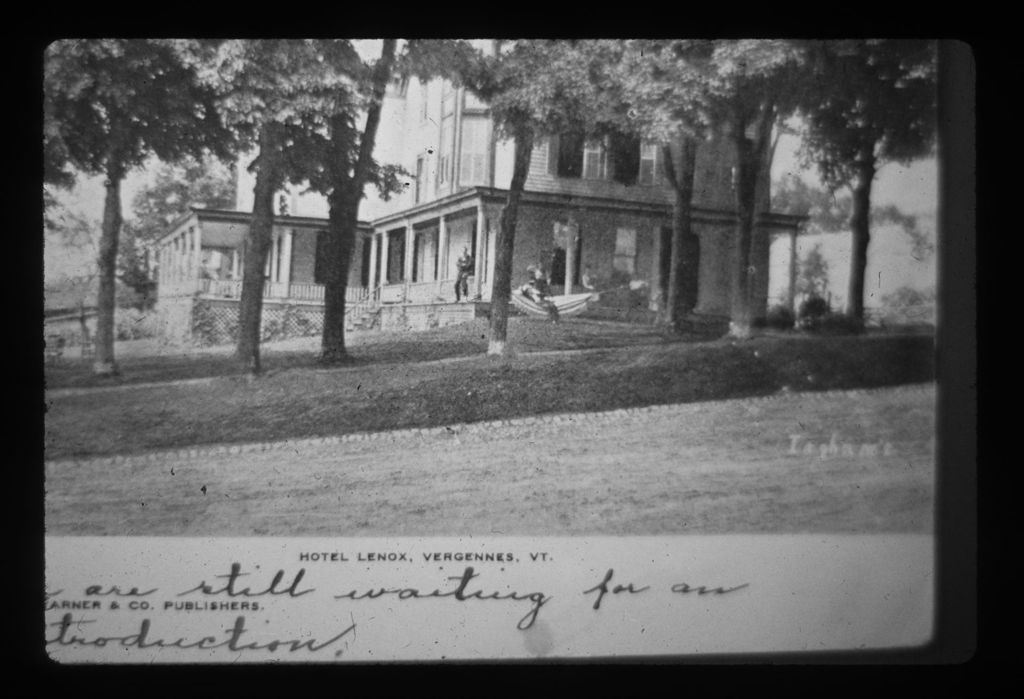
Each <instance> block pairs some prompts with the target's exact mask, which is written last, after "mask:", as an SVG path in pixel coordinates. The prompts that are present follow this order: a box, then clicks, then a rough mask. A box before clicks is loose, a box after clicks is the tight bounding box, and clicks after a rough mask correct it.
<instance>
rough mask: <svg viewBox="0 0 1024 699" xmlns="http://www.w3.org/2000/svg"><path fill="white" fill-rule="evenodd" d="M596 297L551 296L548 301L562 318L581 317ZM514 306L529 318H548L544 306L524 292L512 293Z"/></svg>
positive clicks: (576, 295) (584, 295) (578, 295)
mask: <svg viewBox="0 0 1024 699" xmlns="http://www.w3.org/2000/svg"><path fill="white" fill-rule="evenodd" d="M593 297H594V294H590V293H587V294H570V295H569V296H549V297H548V300H549V301H550V302H551V303H553V304H555V308H557V309H558V315H560V316H566V317H568V316H575V315H579V314H580V313H582V312H583V311H585V310H586V309H587V303H588V302H589V301H590V300H591V299H592V298H593ZM512 304H513V305H514V306H515V307H516V308H518V309H519V310H520V311H522V312H523V313H525V314H526V315H528V316H534V317H536V318H547V317H548V311H547V309H546V308H545V307H544V306H541V305H540V304H538V303H536V302H535V301H533V300H532V299H529V298H527V297H526V296H524V295H523V292H522V291H519V290H518V289H516V290H515V291H513V292H512Z"/></svg>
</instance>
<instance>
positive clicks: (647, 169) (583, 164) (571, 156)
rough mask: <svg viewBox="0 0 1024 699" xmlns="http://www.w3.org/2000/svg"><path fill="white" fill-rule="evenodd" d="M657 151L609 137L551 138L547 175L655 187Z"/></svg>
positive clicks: (619, 136)
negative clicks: (608, 180)
mask: <svg viewBox="0 0 1024 699" xmlns="http://www.w3.org/2000/svg"><path fill="white" fill-rule="evenodd" d="M658 157H659V155H658V149H657V148H656V147H655V146H654V145H653V144H650V145H649V144H641V142H640V140H639V139H638V138H635V137H633V136H627V135H624V134H612V135H610V136H607V137H605V138H602V139H598V140H587V139H585V138H584V137H583V136H582V135H580V134H560V135H558V136H554V137H552V138H551V141H550V145H549V150H548V172H549V173H550V174H552V175H557V176H559V177H583V178H585V179H590V180H606V179H610V180H614V181H616V182H620V183H622V184H626V185H633V184H637V183H638V182H640V183H643V184H658V183H659V182H660V181H661V180H660V176H659V172H658Z"/></svg>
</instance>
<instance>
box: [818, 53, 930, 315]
mask: <svg viewBox="0 0 1024 699" xmlns="http://www.w3.org/2000/svg"><path fill="white" fill-rule="evenodd" d="M808 49H809V50H808V55H809V57H810V63H809V66H810V68H811V69H812V71H813V73H812V75H813V77H814V80H815V88H816V89H815V92H816V98H815V99H814V100H813V101H810V102H809V103H808V104H806V105H805V108H804V109H803V110H802V111H803V122H804V124H805V126H806V128H805V129H804V132H803V134H802V136H803V156H804V158H805V160H806V161H807V162H811V163H815V164H817V165H818V168H819V170H820V172H821V176H822V179H823V180H824V182H825V184H826V185H828V186H829V187H830V188H831V189H837V188H839V187H843V186H845V187H849V189H850V191H851V194H852V198H853V202H852V203H853V208H852V212H851V216H850V227H851V229H852V234H853V254H852V255H851V260H850V267H851V269H850V288H849V301H848V303H847V313H848V315H849V316H850V317H851V319H853V320H854V321H855V322H856V323H858V324H863V322H864V273H865V270H866V269H867V253H868V245H869V243H870V242H871V226H870V224H871V187H872V184H873V182H874V179H875V175H876V174H877V173H878V170H879V168H880V167H882V165H884V164H885V163H887V162H893V161H895V162H904V163H905V162H909V161H910V160H912V159H914V158H919V157H923V156H925V155H927V154H929V153H930V152H931V150H932V148H933V144H934V135H935V129H936V113H935V105H936V65H935V62H936V58H935V45H934V42H931V41H926V40H893V39H886V40H881V39H879V40H843V41H826V42H813V43H810V44H809V45H808Z"/></svg>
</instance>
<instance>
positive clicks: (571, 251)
mask: <svg viewBox="0 0 1024 699" xmlns="http://www.w3.org/2000/svg"><path fill="white" fill-rule="evenodd" d="M579 231H580V227H579V226H578V225H577V224H576V222H575V221H569V223H568V225H566V227H565V291H564V292H563V293H564V294H566V295H567V296H568V295H569V294H571V293H572V273H573V272H574V271H575V270H576V238H577V237H578V236H579Z"/></svg>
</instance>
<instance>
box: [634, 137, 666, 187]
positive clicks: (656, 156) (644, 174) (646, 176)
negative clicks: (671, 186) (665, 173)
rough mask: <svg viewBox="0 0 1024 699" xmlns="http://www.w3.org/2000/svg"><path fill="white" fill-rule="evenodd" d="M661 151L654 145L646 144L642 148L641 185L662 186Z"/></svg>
mask: <svg viewBox="0 0 1024 699" xmlns="http://www.w3.org/2000/svg"><path fill="white" fill-rule="evenodd" d="M660 151H661V149H660V148H658V146H657V145H656V144H654V143H644V144H642V145H641V146H640V175H639V183H640V184H647V185H653V184H661V182H662V171H661V167H660V165H661V152H660Z"/></svg>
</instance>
